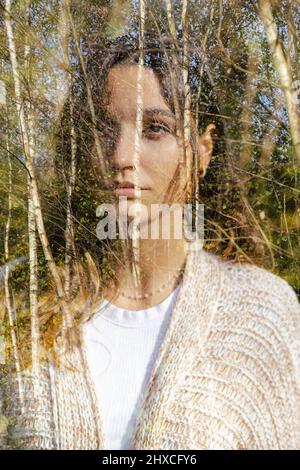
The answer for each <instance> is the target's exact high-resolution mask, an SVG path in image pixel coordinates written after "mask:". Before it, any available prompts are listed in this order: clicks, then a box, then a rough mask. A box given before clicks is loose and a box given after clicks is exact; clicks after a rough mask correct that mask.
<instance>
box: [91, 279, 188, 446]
mask: <svg viewBox="0 0 300 470" xmlns="http://www.w3.org/2000/svg"><path fill="white" fill-rule="evenodd" d="M180 286H181V284H180V285H179V286H178V287H177V288H176V289H175V290H174V291H173V292H172V293H171V294H170V295H169V296H168V297H167V298H166V299H164V300H163V301H162V302H161V303H159V304H158V305H156V306H154V307H151V308H147V309H145V310H125V309H122V308H119V307H116V306H115V305H112V304H111V303H110V302H108V301H107V300H104V301H103V303H102V304H101V309H100V310H99V311H98V312H96V313H95V314H94V315H93V317H92V318H91V319H90V320H89V321H88V322H87V323H86V324H85V325H84V330H83V331H84V341H85V345H86V352H87V360H88V363H89V368H90V371H91V375H92V379H93V380H94V383H95V389H96V393H97V399H98V405H99V410H100V416H101V418H102V422H103V428H104V429H103V433H104V436H105V449H108V450H117V449H128V448H129V444H130V439H131V436H132V432H133V430H134V428H135V422H136V417H137V412H138V404H139V400H140V397H141V393H142V392H143V391H144V390H145V388H146V387H147V386H148V384H149V380H150V377H151V373H152V371H153V367H154V362H155V359H156V357H157V354H158V352H159V348H160V345H161V343H162V340H163V338H164V336H165V333H166V331H167V327H168V324H169V321H170V318H171V313H172V311H173V307H174V304H175V299H176V297H177V294H178V292H179V289H180ZM103 307H105V308H103Z"/></svg>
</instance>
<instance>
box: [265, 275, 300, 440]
mask: <svg viewBox="0 0 300 470" xmlns="http://www.w3.org/2000/svg"><path fill="white" fill-rule="evenodd" d="M272 277H273V276H272ZM273 280H274V285H273V289H272V292H271V295H272V297H273V302H272V303H271V305H270V310H269V312H268V317H269V315H271V317H269V318H273V319H274V323H273V324H274V326H275V331H276V334H277V336H278V339H279V341H280V344H281V348H280V352H279V350H278V352H277V354H276V356H277V360H278V370H277V371H273V373H274V374H275V373H276V374H280V375H281V381H280V383H281V384H282V385H280V386H279V393H280V396H281V397H285V400H284V401H285V406H284V410H285V415H284V416H280V414H276V418H274V419H275V424H276V425H277V426H276V427H278V428H280V427H281V426H282V423H284V426H286V427H287V428H289V429H290V436H291V438H289V439H288V437H287V436H283V435H280V436H279V437H278V448H279V449H300V303H299V301H298V298H297V295H296V293H295V291H294V289H293V288H292V287H291V286H290V285H289V284H288V283H287V282H286V281H285V280H284V279H282V278H281V277H279V276H274V278H273ZM281 354H282V356H281ZM279 371H280V372H279ZM271 372H272V371H271ZM280 389H281V390H280ZM273 406H276V403H274V404H273ZM274 416H275V414H274ZM276 420H278V422H277V423H276ZM281 421H282V422H281Z"/></svg>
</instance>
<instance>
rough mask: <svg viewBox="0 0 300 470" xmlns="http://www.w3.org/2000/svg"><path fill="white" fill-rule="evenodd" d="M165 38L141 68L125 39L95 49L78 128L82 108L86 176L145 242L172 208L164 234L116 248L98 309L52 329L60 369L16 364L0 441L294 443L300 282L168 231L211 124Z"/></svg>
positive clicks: (192, 182)
mask: <svg viewBox="0 0 300 470" xmlns="http://www.w3.org/2000/svg"><path fill="white" fill-rule="evenodd" d="M157 44H158V43H155V47H154V46H153V42H151V41H148V40H147V38H146V39H145V44H144V51H143V52H144V54H143V57H144V62H143V64H142V63H141V59H140V58H141V52H140V50H139V48H137V47H136V43H135V41H134V40H131V39H128V38H127V39H126V40H124V39H122V41H119V42H118V41H116V42H115V43H114V44H113V45H112V46H111V47H110V48H109V49H108V50H105V51H103V50H102V51H100V53H99V51H98V54H95V55H93V56H91V58H90V61H89V64H88V67H87V76H88V84H86V83H85V86H86V87H87V88H86V90H87V89H88V87H89V89H88V92H86V95H85V97H86V100H83V99H82V96H80V93H79V94H78V96H79V98H78V100H79V101H78V102H79V103H81V104H80V106H81V109H80V113H81V114H80V119H81V121H80V119H79V118H78V122H79V121H80V122H81V123H82V110H83V107H84V105H85V110H86V115H84V119H87V120H86V125H87V127H88V128H89V131H90V134H92V136H93V141H92V144H91V146H89V159H88V160H86V162H85V169H86V170H88V171H91V172H94V174H95V175H96V176H97V177H98V176H99V180H98V181H100V182H101V184H102V182H103V179H102V178H103V176H106V186H105V188H106V189H105V190H106V191H107V192H108V193H109V194H110V195H112V196H113V201H114V203H113V206H114V208H115V210H116V214H117V215H118V217H119V218H118V220H124V218H125V216H126V217H127V218H128V225H129V222H130V223H131V222H132V221H133V222H134V221H136V220H138V221H139V227H140V229H141V228H142V227H143V229H145V228H146V229H148V230H149V231H148V235H149V234H151V233H152V232H151V229H152V228H153V227H154V226H155V224H157V222H158V221H159V222H160V224H161V227H163V226H164V227H165V226H166V224H167V225H168V220H169V219H168V214H167V213H166V214H164V213H163V214H161V215H159V214H158V215H157V214H154V215H153V213H152V212H151V208H153V206H154V205H156V204H166V203H167V204H170V205H173V204H177V205H176V206H174V207H175V210H174V213H173V215H174V217H173V218H172V217H171V218H170V220H171V223H170V229H171V230H170V232H169V233H170V235H169V236H168V237H165V238H164V237H163V236H162V233H161V232H160V231H159V235H158V236H156V237H154V236H152V237H151V236H148V238H146V237H144V238H142V237H140V238H139V237H138V236H132V237H131V238H127V239H126V240H125V241H124V242H123V243H122V250H123V248H124V247H125V250H124V251H122V250H121V255H122V256H121V255H120V256H121V257H120V258H118V259H117V262H116V263H115V275H114V277H113V278H112V279H110V280H109V281H107V282H103V283H102V284H101V291H100V294H99V295H98V299H97V300H98V303H97V307H96V308H93V309H92V311H91V312H92V313H91V314H87V311H84V315H82V316H81V317H80V316H79V315H77V318H79V317H80V318H79V321H77V323H76V325H75V331H76V335H75V338H76V340H75V341H73V343H72V347H70V348H66V347H65V343H64V341H62V343H61V342H59V339H60V338H64V336H61V335H60V334H58V335H57V337H56V342H55V344H56V353H57V356H58V357H59V360H57V358H56V359H55V360H54V359H53V357H52V356H51V355H50V354H49V356H48V355H47V356H46V357H47V360H46V361H44V362H43V365H41V366H40V372H39V375H38V379H36V380H33V378H34V377H33V376H32V374H31V373H30V368H29V369H28V373H26V371H23V376H22V387H23V388H22V394H23V395H22V396H23V401H22V403H21V400H20V398H18V397H19V395H20V393H19V389H18V387H16V381H15V382H14V381H12V380H11V379H10V378H9V377H8V378H5V379H3V381H2V397H3V400H2V401H3V413H4V414H5V415H6V416H8V417H14V418H16V417H17V423H16V424H15V426H14V427H13V428H12V431H10V435H8V436H7V437H6V442H7V446H9V445H17V446H18V447H19V448H39V449H129V448H131V449H166V450H167V449H168V450H169V449H172V450H175V449H239V450H241V449H292V448H300V400H299V398H300V306H299V303H298V300H297V297H296V295H295V293H294V291H293V289H292V288H291V287H290V286H289V285H288V284H287V283H286V282H285V281H284V280H283V279H281V278H280V277H278V276H276V275H274V274H272V273H270V272H268V271H267V270H264V269H262V268H259V267H257V266H255V265H252V264H248V263H243V264H241V263H232V262H229V261H224V260H223V259H221V258H220V257H218V256H217V255H213V254H211V253H209V252H206V251H205V250H204V249H203V247H202V243H201V240H198V239H196V240H190V239H189V238H188V237H186V236H181V237H177V236H175V235H174V231H172V229H174V226H175V224H176V222H178V220H179V221H180V222H181V223H183V217H182V208H183V207H184V205H185V204H186V203H187V202H188V201H189V200H190V195H191V194H193V193H194V192H196V191H197V182H198V181H199V178H201V177H203V176H204V174H205V172H206V169H207V166H208V164H209V161H210V158H211V155H212V148H213V138H212V137H213V136H212V134H213V131H214V129H215V126H214V125H213V123H211V124H210V125H208V126H207V127H206V129H205V131H204V133H202V134H199V133H198V130H197V128H196V126H195V122H196V120H195V117H194V116H190V117H188V119H186V116H187V111H186V110H185V105H184V104H185V102H186V99H187V96H186V92H187V86H186V82H185V81H184V79H183V75H182V74H181V72H179V69H176V67H175V66H174V65H178V64H177V62H176V60H175V59H174V52H173V49H172V47H168V46H167V45H166V43H164V42H162V43H161V42H160V43H159V44H160V46H159V47H158V46H157ZM85 79H86V77H85ZM91 97H92V102H93V103H95V108H94V109H93V108H92V107H91ZM78 102H77V105H78ZM95 109H96V110H97V116H98V117H97V120H96V121H95V119H94V118H93V116H94V112H95ZM88 115H90V116H91V118H90V120H89V119H88V118H86V116H88ZM78 116H79V115H78ZM99 116H100V117H99ZM97 139H99V141H98V142H97ZM99 142H101V151H100V147H99ZM104 167H105V168H106V171H107V174H106V175H103V174H101V168H104ZM101 189H102V187H101ZM121 196H123V197H125V196H126V198H127V205H124V204H123V200H121V199H120V197H121ZM141 204H142V206H141ZM141 208H142V210H140V213H138V209H141ZM138 217H139V218H138ZM133 234H134V232H133ZM97 293H99V291H98V290H97ZM72 331H73V330H72ZM59 333H61V330H60V331H59ZM34 387H36V388H34ZM36 390H38V393H36ZM32 396H34V397H35V399H34V400H33V399H32ZM24 397H25V398H24ZM20 403H21V405H22V408H21V412H20Z"/></svg>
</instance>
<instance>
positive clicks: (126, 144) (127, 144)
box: [113, 128, 135, 170]
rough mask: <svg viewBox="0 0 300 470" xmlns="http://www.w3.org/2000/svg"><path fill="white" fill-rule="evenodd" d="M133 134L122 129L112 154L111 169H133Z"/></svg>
mask: <svg viewBox="0 0 300 470" xmlns="http://www.w3.org/2000/svg"><path fill="white" fill-rule="evenodd" d="M134 142H135V138H134V132H132V131H131V130H129V129H128V128H124V129H123V130H122V132H121V133H120V135H119V138H118V140H117V142H116V146H115V150H114V153H113V167H114V168H115V169H118V170H123V169H124V168H127V167H134V158H135V156H134V154H135V152H134Z"/></svg>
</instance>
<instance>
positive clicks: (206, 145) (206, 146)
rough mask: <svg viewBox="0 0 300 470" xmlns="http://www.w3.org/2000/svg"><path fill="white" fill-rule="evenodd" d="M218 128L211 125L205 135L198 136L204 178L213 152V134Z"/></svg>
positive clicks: (201, 169)
mask: <svg viewBox="0 0 300 470" xmlns="http://www.w3.org/2000/svg"><path fill="white" fill-rule="evenodd" d="M215 129H216V126H215V125H214V124H209V125H208V126H207V127H206V129H205V131H204V133H203V134H201V135H199V136H198V157H199V168H200V172H201V176H202V177H203V176H204V175H205V173H206V170H207V167H208V165H209V162H210V159H211V156H212V151H213V138H212V133H213V131H215Z"/></svg>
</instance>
